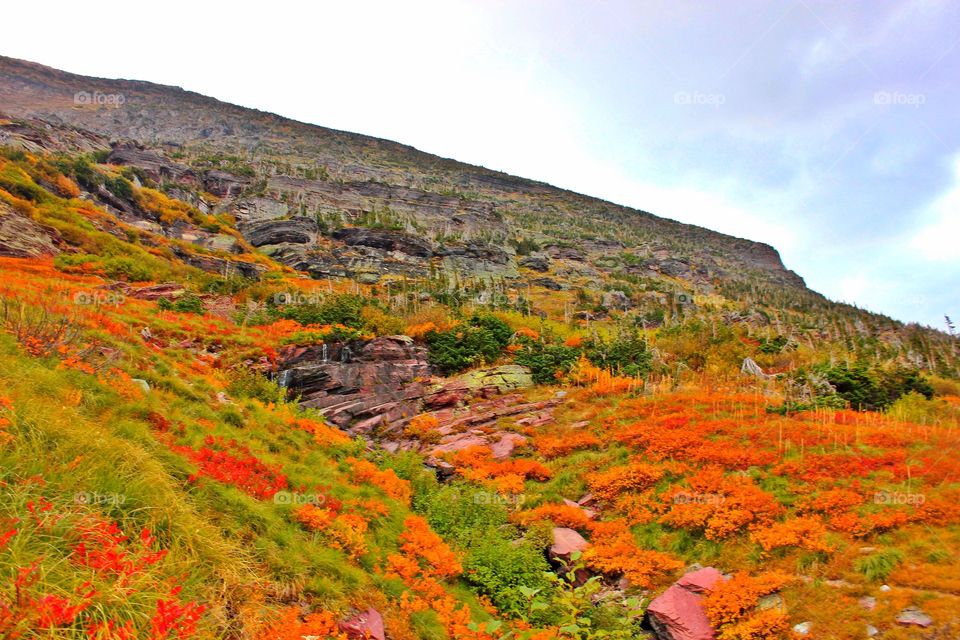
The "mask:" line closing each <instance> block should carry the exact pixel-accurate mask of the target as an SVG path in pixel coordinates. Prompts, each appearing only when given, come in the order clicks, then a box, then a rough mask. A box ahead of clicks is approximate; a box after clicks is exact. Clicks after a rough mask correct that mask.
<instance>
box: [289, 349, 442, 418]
mask: <svg viewBox="0 0 960 640" xmlns="http://www.w3.org/2000/svg"><path fill="white" fill-rule="evenodd" d="M429 377H430V365H429V364H428V362H427V351H426V348H425V347H423V346H420V345H416V344H414V342H413V340H412V339H411V338H409V337H407V336H386V337H380V338H376V339H374V340H370V341H367V342H363V341H354V342H349V343H332V344H324V345H318V346H311V347H293V348H290V349H287V350H286V351H285V352H283V353H281V355H280V366H279V374H278V380H279V382H280V384H281V385H283V386H284V387H286V388H287V389H288V390H289V393H290V395H291V396H292V397H295V396H299V397H300V403H301V405H303V406H305V407H313V408H316V409H319V410H320V412H321V413H323V414H324V415H325V416H326V417H327V419H328V420H329V421H330V422H331V423H333V424H335V425H337V426H339V427H342V428H344V429H349V430H350V431H351V432H352V433H369V432H370V431H372V430H373V429H375V428H378V427H388V426H390V425H392V424H395V423H397V424H402V423H403V422H404V421H405V419H406V418H408V417H410V416H413V415H415V414H416V413H417V411H418V409H419V401H420V399H421V398H423V397H424V395H426V394H427V391H428V385H427V384H426V380H427V379H428V378H429Z"/></svg>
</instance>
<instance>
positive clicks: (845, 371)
mask: <svg viewBox="0 0 960 640" xmlns="http://www.w3.org/2000/svg"><path fill="white" fill-rule="evenodd" d="M814 370H815V371H816V372H818V373H821V374H823V375H824V376H825V377H826V379H827V381H828V382H829V383H830V384H831V385H832V386H833V387H834V388H835V389H836V392H837V395H839V396H840V397H841V398H843V399H844V400H845V401H847V402H849V403H850V406H851V407H852V408H854V409H860V410H866V411H876V410H879V409H883V408H885V407H887V406H889V405H891V404H892V403H893V402H895V401H896V400H897V399H898V398H899V397H900V396H902V395H905V394H907V393H910V392H916V393H919V394H920V395H922V396H923V397H925V398H927V399H930V398H932V397H933V387H932V386H930V383H929V382H928V381H927V380H926V379H925V378H924V377H923V376H922V375H921V373H920V371H918V370H917V369H909V368H905V367H896V368H894V369H890V370H884V369H878V368H870V367H868V366H867V365H866V364H865V363H856V364H854V365H852V366H851V365H848V364H846V363H843V364H838V365H834V366H827V365H821V366H819V367H815V368H814Z"/></svg>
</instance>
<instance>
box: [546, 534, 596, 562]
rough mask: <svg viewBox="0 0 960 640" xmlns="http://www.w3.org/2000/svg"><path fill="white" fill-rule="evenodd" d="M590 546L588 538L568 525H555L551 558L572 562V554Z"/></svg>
mask: <svg viewBox="0 0 960 640" xmlns="http://www.w3.org/2000/svg"><path fill="white" fill-rule="evenodd" d="M589 546H590V543H589V542H587V540H586V539H585V538H584V537H583V536H582V535H580V534H579V533H577V532H576V531H574V530H573V529H570V528H568V527H554V529H553V544H552V545H551V546H550V553H549V555H550V559H552V560H558V561H562V562H570V560H571V555H572V554H573V553H575V552H577V551H579V552H581V553H582V552H584V551H586V550H587V548H588V547H589Z"/></svg>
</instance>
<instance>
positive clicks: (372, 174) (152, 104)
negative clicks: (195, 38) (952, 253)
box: [0, 58, 802, 286]
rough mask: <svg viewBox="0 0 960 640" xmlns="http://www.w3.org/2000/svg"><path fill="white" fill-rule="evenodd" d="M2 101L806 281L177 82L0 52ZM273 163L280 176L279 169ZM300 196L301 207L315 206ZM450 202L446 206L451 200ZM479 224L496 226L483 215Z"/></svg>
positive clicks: (554, 195) (731, 243)
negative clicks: (106, 75) (76, 70)
mask: <svg viewBox="0 0 960 640" xmlns="http://www.w3.org/2000/svg"><path fill="white" fill-rule="evenodd" d="M83 92H86V94H90V95H91V96H93V94H94V93H99V94H101V95H104V96H110V95H119V96H123V104H122V105H117V106H116V107H115V108H114V107H112V106H109V105H98V104H77V103H76V101H75V96H77V95H80V94H83ZM91 102H93V98H91ZM0 105H2V106H3V110H4V111H5V112H7V113H8V114H9V115H11V116H16V117H36V118H41V119H44V120H47V121H53V122H59V123H65V124H70V125H73V126H75V127H78V128H81V129H85V130H89V131H94V132H97V133H99V134H101V135H104V136H106V137H108V138H110V139H112V140H123V139H131V140H136V141H139V142H141V143H148V144H159V145H163V144H174V145H179V146H180V147H185V148H187V149H196V150H198V152H200V151H199V150H203V151H208V150H211V149H212V150H216V151H220V152H223V153H230V154H235V155H239V156H242V157H244V158H249V160H250V162H251V163H252V164H256V163H257V162H258V161H264V160H269V159H277V160H281V161H282V162H283V163H284V164H286V165H294V166H296V165H297V164H300V163H302V164H303V165H304V166H305V167H316V166H322V167H324V169H325V173H326V174H328V175H329V176H330V177H331V178H333V179H335V180H338V181H343V182H346V183H348V185H351V186H352V185H354V184H355V183H365V182H370V181H373V182H377V183H382V184H385V185H389V186H390V187H395V189H389V188H388V189H386V190H385V192H384V193H378V194H377V195H376V197H377V198H378V199H380V200H383V201H385V202H387V203H388V204H389V203H391V202H392V201H393V200H395V199H396V200H404V199H407V200H408V199H410V198H422V197H428V196H429V195H430V194H433V195H436V194H443V195H449V194H454V195H457V194H460V195H464V194H470V195H478V199H479V201H480V202H482V203H489V204H490V205H491V207H490V208H491V209H492V213H493V214H494V215H497V216H498V217H508V218H509V219H510V222H511V223H512V225H515V226H516V227H517V230H518V231H520V232H534V231H536V227H537V226H540V225H545V226H542V227H541V228H543V229H544V231H545V235H547V236H550V235H551V234H556V235H557V236H558V237H556V238H555V239H557V240H562V239H564V236H567V235H569V231H567V232H566V233H564V228H565V227H566V228H569V227H571V226H572V227H573V228H574V229H576V230H577V231H579V232H580V233H582V234H587V235H586V237H588V238H592V239H597V240H599V239H608V240H616V239H618V238H617V237H616V236H618V235H621V236H622V241H623V242H625V243H626V244H627V245H636V244H638V241H643V240H646V241H647V242H651V241H652V242H653V243H655V245H658V246H651V247H650V250H651V251H655V250H657V249H661V250H662V249H663V248H664V247H667V248H670V249H671V252H672V253H674V254H679V255H677V257H689V258H690V259H696V260H698V261H700V262H701V263H702V266H708V265H711V264H712V263H713V261H714V258H715V256H716V255H717V254H719V255H720V256H721V257H722V258H723V261H724V262H726V263H728V264H729V268H727V269H726V271H725V274H726V275H727V276H728V277H736V275H737V274H738V273H739V272H741V271H751V272H759V273H761V274H762V275H763V276H765V277H766V278H767V279H769V280H770V281H771V282H775V283H786V284H790V285H795V286H802V280H800V279H799V278H798V277H797V276H796V275H795V274H793V273H792V272H789V271H787V270H786V269H785V268H784V267H783V265H782V263H781V261H780V257H779V255H778V254H777V252H776V251H775V250H774V249H773V248H771V247H769V246H767V245H764V244H762V243H756V242H751V241H748V240H742V239H739V238H733V237H730V236H725V235H723V234H719V233H716V232H712V231H709V230H706V229H702V228H698V227H694V226H691V225H685V224H681V223H677V222H674V221H671V220H666V219H663V218H658V217H656V216H653V215H651V214H649V213H646V212H642V211H636V210H632V209H629V208H626V207H621V206H618V205H613V204H611V203H609V202H604V201H602V200H598V199H595V198H589V197H586V196H581V195H579V194H575V193H572V192H569V191H564V190H561V189H557V188H555V187H551V186H549V185H546V184H543V183H538V182H533V181H530V180H524V179H521V178H516V177H513V176H509V175H506V174H503V173H498V172H494V171H490V170H487V169H483V168H481V167H475V166H470V165H466V164H462V163H459V162H455V161H452V160H447V159H443V158H439V157H437V156H432V155H430V154H426V153H423V152H420V151H417V150H416V149H414V148H412V147H409V146H405V145H401V144H397V143H394V142H389V141H385V140H378V139H376V138H371V137H368V136H362V135H358V134H351V133H345V132H341V131H335V130H332V129H326V128H323V127H318V126H314V125H307V124H303V123H299V122H295V121H292V120H288V119H285V118H281V117H279V116H275V115H272V114H267V113H263V112H259V111H255V110H252V109H245V108H242V107H237V106H233V105H229V104H225V103H222V102H219V101H217V100H214V99H212V98H207V97H205V96H201V95H199V94H195V93H192V92H188V91H183V90H182V89H179V88H175V87H165V86H160V85H153V84H150V83H147V82H139V81H127V80H105V79H98V78H87V77H83V76H76V75H73V74H68V73H65V72H61V71H56V70H53V69H50V68H47V67H43V66H40V65H36V64H33V63H29V62H23V61H18V60H14V59H10V58H0ZM273 172H275V173H279V174H281V175H282V171H280V170H278V169H277V168H273ZM308 182H309V181H308ZM310 186H311V185H310V184H302V183H301V184H289V183H288V184H282V183H281V184H278V185H273V184H268V188H270V187H275V188H276V189H277V190H278V191H282V192H284V193H297V195H298V196H302V194H304V192H309V189H310ZM400 187H405V188H406V190H402V189H400ZM348 190H350V189H349V188H348ZM306 199H307V200H308V204H309V205H311V206H315V205H316V203H314V202H310V199H309V197H308V198H306ZM321 200H322V198H321ZM446 208H447V209H450V208H452V207H450V205H449V204H447V206H446ZM531 217H533V218H537V217H539V218H550V217H555V218H556V220H549V221H542V220H538V221H537V223H538V224H531V223H530V222H527V221H528V220H529V219H530V218H531ZM433 222H434V223H436V221H433ZM478 222H482V223H483V224H490V225H493V226H499V225H497V221H496V220H491V219H489V218H481V220H480V221H478ZM614 225H615V226H614ZM527 227H534V228H527ZM624 227H626V228H624ZM598 230H602V231H601V232H598ZM434 231H435V230H434ZM581 237H583V236H581ZM660 245H662V246H660Z"/></svg>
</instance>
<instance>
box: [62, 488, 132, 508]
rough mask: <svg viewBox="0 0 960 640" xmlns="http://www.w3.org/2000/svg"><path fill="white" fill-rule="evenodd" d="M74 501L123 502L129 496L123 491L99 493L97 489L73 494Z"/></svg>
mask: <svg viewBox="0 0 960 640" xmlns="http://www.w3.org/2000/svg"><path fill="white" fill-rule="evenodd" d="M73 501H74V503H76V504H89V505H98V504H109V505H116V504H123V503H124V502H126V501H127V496H125V495H124V494H122V493H98V492H96V491H78V492H77V493H75V494H73Z"/></svg>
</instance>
